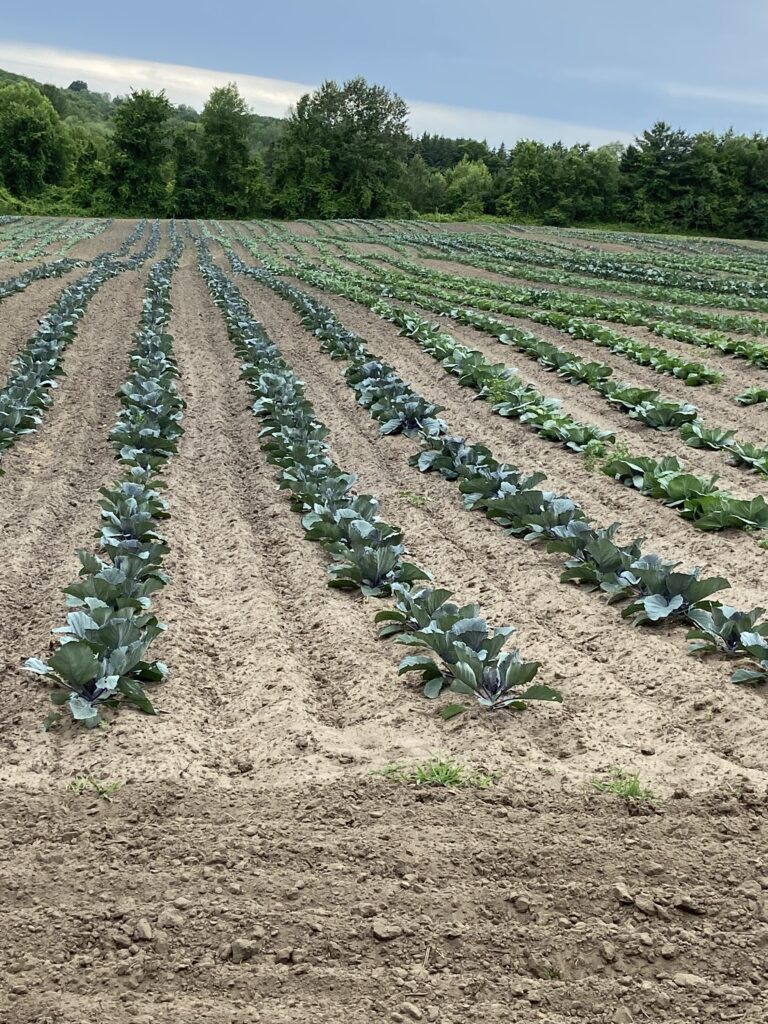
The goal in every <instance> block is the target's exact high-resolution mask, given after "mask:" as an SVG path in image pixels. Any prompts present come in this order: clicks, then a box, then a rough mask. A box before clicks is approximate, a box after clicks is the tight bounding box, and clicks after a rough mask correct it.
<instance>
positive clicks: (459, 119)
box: [0, 41, 632, 145]
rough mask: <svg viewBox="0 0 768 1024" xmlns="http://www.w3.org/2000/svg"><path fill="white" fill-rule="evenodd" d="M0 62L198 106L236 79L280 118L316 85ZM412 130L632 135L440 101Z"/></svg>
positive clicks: (42, 59) (505, 137)
mask: <svg viewBox="0 0 768 1024" xmlns="http://www.w3.org/2000/svg"><path fill="white" fill-rule="evenodd" d="M0 66H1V67H3V68H4V69H5V70H6V71H13V72H15V73H16V74H20V75H27V76H29V77H30V78H37V79H43V80H45V81H47V82H51V83H53V84H54V85H62V86H67V85H69V83H70V82H71V81H72V80H73V79H76V78H81V79H84V80H85V81H87V82H88V85H89V87H90V88H91V89H93V90H95V91H96V92H108V93H111V94H112V95H119V94H125V93H127V92H128V91H129V90H130V89H153V90H155V91H157V90H159V89H165V91H166V94H167V96H168V97H169V98H170V99H171V100H172V101H173V102H174V103H186V104H188V105H189V106H192V107H196V108H197V109H198V110H199V109H201V108H202V106H203V104H204V103H205V101H206V99H207V97H208V94H209V93H210V91H211V89H213V88H215V87H216V86H220V85H226V84H227V82H231V81H235V82H237V85H238V88H239V89H240V92H241V93H242V95H243V96H244V97H245V99H246V101H247V102H248V103H249V104H250V106H251V107H252V108H253V110H254V111H255V112H256V113H257V114H268V115H270V116H272V117H284V116H285V114H286V112H287V110H288V108H289V107H291V106H292V105H293V104H294V103H296V101H297V100H298V99H299V97H300V96H302V95H303V94H304V93H306V92H308V91H310V90H311V89H313V88H315V86H314V85H311V84H309V83H301V82H286V81H281V80H280V79H275V78H260V77H258V76H257V75H247V74H240V73H238V72H234V71H212V70H209V69H206V68H195V67H188V66H186V65H183V64H165V63H160V62H158V61H146V60H134V59H132V58H129V57H110V56H106V55H103V54H95V53H81V52H78V51H76V50H62V49H58V48H56V47H49V46H34V45H29V44H26V43H13V42H2V41H0ZM408 105H409V107H410V110H411V115H410V125H411V129H412V131H414V132H416V133H417V134H420V133H421V132H425V131H427V132H436V133H439V134H443V135H450V136H462V137H465V138H476V139H487V141H488V142H489V144H490V145H498V144H499V143H501V142H505V143H506V144H507V145H510V144H512V143H514V142H515V141H516V140H517V139H520V138H527V139H538V140H540V141H542V142H556V141H558V140H559V141H562V142H563V143H565V144H566V145H573V144H574V143H577V142H589V143H592V144H593V145H602V144H604V143H607V142H616V141H620V142H630V141H631V139H632V134H631V133H630V132H627V131H622V130H616V131H612V130H608V129H605V128H593V127H589V126H587V125H579V124H572V123H570V122H567V121H556V120H552V119H550V118H543V117H531V116H528V115H526V114H516V113H504V112H501V111H493V110H476V109H473V108H470V107H455V106H444V105H442V104H438V103H423V102H420V101H418V100H415V101H411V100H409V101H408Z"/></svg>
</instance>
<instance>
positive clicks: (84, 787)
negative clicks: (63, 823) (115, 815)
mask: <svg viewBox="0 0 768 1024" xmlns="http://www.w3.org/2000/svg"><path fill="white" fill-rule="evenodd" d="M122 787H123V783H122V782H106V781H105V782H100V781H99V780H98V779H94V778H93V776H91V775H77V776H75V778H74V779H73V780H72V781H71V782H70V783H69V785H68V786H67V789H68V790H69V792H70V793H76V794H77V796H82V795H83V793H95V794H96V796H97V797H98V798H99V800H106V801H107V802H108V803H111V802H112V797H113V796H114V795H115V793H116V792H117V791H118V789H122Z"/></svg>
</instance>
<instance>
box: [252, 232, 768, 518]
mask: <svg viewBox="0 0 768 1024" xmlns="http://www.w3.org/2000/svg"><path fill="white" fill-rule="evenodd" d="M250 248H251V249H252V251H253V250H255V251H259V250H258V246H254V245H252V246H250ZM262 259H263V261H264V263H265V265H266V266H268V267H270V268H271V269H272V270H274V271H276V272H283V273H285V272H287V273H290V274H292V275H294V276H296V277H298V278H299V279H300V280H304V281H307V282H308V283H310V284H314V285H316V286H318V287H321V288H324V289H325V290H329V291H332V292H335V293H336V294H341V295H344V296H345V297H347V298H351V299H353V300H354V301H357V302H360V303H363V304H364V305H367V306H368V308H370V309H371V310H372V311H373V312H376V313H378V314H379V315H380V316H383V317H385V318H387V319H390V320H393V321H395V322H397V323H398V325H399V326H400V327H401V328H402V330H403V333H405V334H407V335H408V336H409V337H412V338H414V339H415V340H417V341H418V342H419V343H420V344H421V345H422V346H423V347H424V348H425V349H426V350H427V351H429V352H430V353H431V354H432V355H434V356H435V358H439V359H440V360H441V361H443V365H444V367H445V368H446V369H448V370H449V372H458V375H459V376H460V379H461V380H462V382H463V383H468V384H471V385H473V386H475V387H476V389H477V390H478V391H479V392H480V396H481V397H483V398H488V399H490V400H492V401H493V402H494V403H495V404H494V411H495V412H497V413H499V414H500V415H503V416H510V417H513V418H519V419H521V420H522V421H523V422H527V421H528V420H529V419H530V420H531V422H532V424H533V426H534V428H535V427H536V422H535V421H536V418H537V416H538V415H540V413H539V409H538V407H537V406H538V403H539V400H540V398H541V396H539V395H538V392H535V390H534V392H533V394H532V395H530V396H529V393H528V392H527V391H526V388H530V385H524V384H522V383H521V382H519V381H518V379H517V378H516V377H515V376H514V375H513V374H512V371H510V370H509V369H508V368H506V367H504V366H503V364H492V363H489V362H488V360H486V359H485V357H484V356H483V355H482V354H481V353H479V352H477V351H475V350H472V349H469V348H466V347H465V346H461V345H459V344H458V343H457V342H456V341H455V339H453V338H452V337H451V335H450V334H447V333H445V332H444V331H442V330H441V328H440V326H439V325H437V324H433V323H430V322H429V321H428V320H426V319H424V318H423V317H420V316H418V315H417V314H416V313H414V312H412V311H410V310H407V309H403V308H401V307H398V306H392V305H391V304H390V303H388V302H387V301H386V299H384V298H382V297H381V294H382V293H379V292H378V291H377V290H376V289H375V288H364V287H363V286H362V285H361V284H359V283H357V282H356V280H354V279H353V280H350V277H352V275H350V274H342V273H333V272H328V271H321V270H318V269H317V268H315V267H313V266H312V265H311V264H309V263H307V262H306V261H305V260H302V259H300V258H298V257H297V258H295V259H291V260H290V267H286V266H285V265H283V264H280V263H278V262H275V261H273V260H270V259H269V258H266V257H262ZM383 294H384V295H386V294H388V292H387V290H384V291H383ZM400 295H401V293H400V292H398V293H397V296H396V297H397V298H400ZM425 304H428V302H425ZM438 308H440V307H439V304H438ZM447 313H448V315H449V316H451V317H452V318H454V319H457V320H459V321H460V322H462V323H465V322H466V323H468V324H470V325H471V326H474V327H478V328H479V329H485V330H488V331H490V332H492V333H494V336H496V337H497V338H498V339H499V340H500V341H502V342H503V343H505V344H515V347H517V348H518V349H519V350H520V351H523V352H524V353H525V354H527V355H529V356H531V357H532V358H536V359H537V361H538V362H540V363H541V364H542V365H544V366H545V367H547V368H548V369H551V370H553V371H555V372H557V373H558V375H559V376H562V377H564V378H565V379H566V380H568V381H569V382H570V383H574V384H577V383H586V384H587V385H588V386H590V387H592V388H594V389H595V390H596V391H598V392H599V393H600V394H601V395H602V396H603V397H605V398H606V399H607V400H608V401H609V402H610V403H611V404H613V405H615V406H616V407H618V408H619V409H621V410H622V411H624V412H626V413H628V414H629V416H630V417H632V418H634V419H638V420H640V421H641V422H643V423H645V425H646V426H649V427H652V428H653V429H656V430H673V429H677V430H678V431H679V433H680V435H681V437H682V439H683V440H684V442H685V443H686V444H687V445H689V446H691V447H696V448H705V449H712V450H723V451H725V452H726V453H727V455H728V458H729V460H730V461H731V462H732V463H733V464H734V465H740V466H742V467H745V468H748V469H752V470H755V471H757V472H758V473H761V474H765V473H766V472H768V451H767V450H766V449H765V448H763V447H762V446H760V445H756V444H754V443H752V442H740V441H737V440H736V439H735V436H734V434H735V432H734V431H728V430H722V429H719V428H708V427H706V426H705V425H704V423H703V421H702V420H701V419H699V417H698V411H697V409H696V407H695V406H693V405H689V404H688V403H676V402H669V401H666V400H664V399H663V398H662V397H661V395H660V394H659V393H658V392H657V391H655V390H654V389H650V388H646V389H643V388H636V387H634V386H633V385H630V384H626V383H624V384H621V383H617V382H615V381H612V380H610V379H608V378H607V377H605V375H604V369H607V370H608V372H609V373H610V368H603V366H602V364H599V363H591V362H587V361H585V360H583V359H580V358H579V357H578V356H576V355H575V354H574V353H570V352H567V350H565V349H561V348H560V347H559V346H555V345H552V344H551V343H550V342H547V341H544V340H543V339H540V338H537V337H536V336H535V335H534V334H532V333H531V332H529V331H521V330H519V329H516V328H511V327H509V325H506V324H502V323H501V322H500V321H494V320H492V318H490V317H485V316H484V315H482V314H475V313H473V312H472V311H470V310H456V309H454V310H448V311H447ZM454 353H455V354H454ZM457 358H458V359H459V360H461V361H462V363H463V364H465V365H466V366H467V367H472V366H474V367H475V369H476V372H475V374H474V375H473V374H467V373H466V372H464V373H462V371H461V369H459V370H458V371H457V370H456V369H455V367H456V366H457V365H458V364H457V362H456V360H457ZM477 372H481V373H482V377H481V378H480V379H479V380H477V379H475V380H474V381H473V376H474V377H475V378H476V377H477ZM505 375H506V376H508V377H509V378H510V380H509V381H508V382H507V381H505V380H504V377H505ZM528 397H532V398H533V400H534V401H535V402H536V403H537V405H535V406H534V409H533V411H529V409H528V408H527V407H526V402H527V398H528ZM544 401H545V403H552V402H556V401H557V400H555V399H545V400H544ZM557 415H562V416H567V414H565V413H562V412H560V411H559V406H558V412H557ZM545 422H546V421H545ZM554 425H555V429H556V430H557V421H556V420H555V423H554ZM579 426H580V425H579ZM568 429H569V430H571V431H573V430H575V428H574V427H573V426H571V427H569V428H568ZM583 429H586V431H595V432H597V431H598V428H596V427H587V428H583ZM541 433H542V436H544V437H545V438H547V439H550V440H554V439H557V436H556V434H553V433H551V432H550V431H549V430H548V429H545V430H543V431H541ZM576 438H577V435H575V439H576ZM581 440H582V443H581V444H578V443H567V445H566V446H567V447H569V448H571V449H572V450H575V451H579V450H583V449H587V450H588V451H589V452H590V453H591V455H595V454H600V453H601V451H602V447H603V446H604V445H605V444H606V443H610V442H611V441H612V440H613V437H612V435H611V434H609V433H608V432H602V435H600V433H599V432H598V433H594V435H593V436H591V437H590V436H589V434H588V433H584V434H583V435H582V436H581ZM645 461H646V462H647V463H648V464H649V465H650V463H652V462H653V461H654V460H645ZM663 463H664V460H661V461H660V462H659V463H658V465H659V467H660V469H659V472H660V474H667V473H668V472H669V470H670V469H671V468H672V466H671V463H667V464H663ZM612 466H613V463H612V462H609V464H608V467H606V472H607V473H608V475H610V476H614V477H615V478H616V479H619V480H621V481H622V482H625V483H631V485H633V486H636V474H630V478H627V474H625V473H623V472H620V471H618V470H616V471H614V470H613V469H612V468H611V467H612ZM674 475H675V477H676V479H674V480H670V479H669V478H667V479H666V480H665V482H666V483H668V484H669V486H668V487H666V488H664V489H662V488H660V487H658V486H653V487H652V486H648V485H645V486H639V487H638V488H637V489H638V490H641V491H642V493H644V494H646V495H648V496H651V497H655V498H657V499H658V500H662V501H664V503H665V504H668V505H669V506H670V507H673V508H675V509H677V511H678V512H679V513H680V514H681V515H683V516H684V517H685V518H686V519H690V520H692V521H693V522H694V525H696V526H698V527H699V528H700V529H706V530H714V529H726V528H733V529H740V530H754V529H763V528H765V527H766V525H768V517H767V516H766V511H765V501H764V499H762V498H761V497H759V496H758V497H756V498H749V499H738V498H734V497H733V496H732V495H731V494H730V493H729V492H728V491H725V490H721V489H719V488H717V486H716V484H715V480H716V479H717V478H716V477H712V478H702V477H696V476H694V475H692V474H689V473H685V472H684V471H683V468H682V466H681V465H680V464H679V463H678V464H677V472H676V473H675V474H674Z"/></svg>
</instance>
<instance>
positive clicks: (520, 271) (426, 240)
mask: <svg viewBox="0 0 768 1024" xmlns="http://www.w3.org/2000/svg"><path fill="white" fill-rule="evenodd" d="M383 240H386V242H387V244H394V245H396V246H397V245H400V246H413V247H416V249H417V251H418V252H419V254H420V255H425V256H426V257H427V258H429V256H430V253H434V252H438V253H440V254H441V256H440V257H439V258H443V259H449V260H454V261H457V262H460V263H467V264H468V265H470V266H479V267H482V269H485V270H491V271H493V272H496V273H502V274H507V275H508V276H510V277H517V278H523V279H525V280H529V281H542V282H545V283H548V284H555V285H564V286H567V287H568V288H585V289H587V290H599V291H607V292H611V293H613V294H617V295H625V296H629V297H632V298H637V299H649V300H651V301H655V302H665V303H667V302H669V303H676V304H679V305H693V304H699V305H705V306H714V307H721V308H724V309H733V310H749V311H755V312H761V313H765V312H768V299H766V298H763V297H762V294H761V295H760V296H757V295H755V296H750V295H749V294H747V295H740V294H738V293H731V292H728V291H725V290H722V289H721V290H716V291H712V290H709V289H708V288H707V287H704V288H702V289H701V290H699V287H698V286H697V285H696V283H695V282H694V281H693V280H689V281H688V282H687V283H685V284H684V286H683V279H682V278H681V282H680V284H679V285H674V284H672V283H671V281H670V280H669V278H664V277H663V275H660V278H659V280H658V281H657V283H640V282H638V281H637V280H634V279H633V275H632V274H623V273H621V272H619V271H617V272H616V273H615V274H613V275H611V274H606V276H601V275H599V274H598V275H594V274H592V273H590V271H589V269H588V267H586V266H582V267H581V268H580V269H578V270H577V269H575V268H574V269H571V270H568V269H559V268H560V266H561V261H560V260H559V259H551V258H546V259H543V260H542V259H539V258H536V257H534V256H533V254H531V253H529V254H528V257H527V259H525V260H522V259H519V258H517V257H514V256H513V255H512V254H511V253H510V252H509V251H508V250H505V249H504V248H500V247H499V246H498V245H497V244H496V243H489V242H487V241H484V240H483V239H482V237H481V236H477V235H475V236H465V235H456V234H449V233H445V234H437V233H426V232H418V231H414V230H413V229H410V230H409V231H399V232H393V233H392V234H391V235H384V236H379V238H378V241H379V243H381V242H382V241H383ZM433 258H434V257H433ZM683 277H684V276H683ZM662 281H663V283H662ZM704 283H705V284H706V282H704Z"/></svg>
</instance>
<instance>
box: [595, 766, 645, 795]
mask: <svg viewBox="0 0 768 1024" xmlns="http://www.w3.org/2000/svg"><path fill="white" fill-rule="evenodd" d="M592 786H593V787H594V788H595V789H596V790H597V792H598V793H609V794H611V795H613V796H618V797H620V798H621V799H622V800H625V801H626V802H627V803H651V801H653V800H655V799H656V794H655V793H654V792H653V790H650V789H644V788H643V785H642V783H641V782H640V776H639V775H632V774H631V773H629V772H625V771H624V769H623V768H619V767H614V768H609V769H608V773H607V775H606V776H605V777H604V778H602V779H592Z"/></svg>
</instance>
